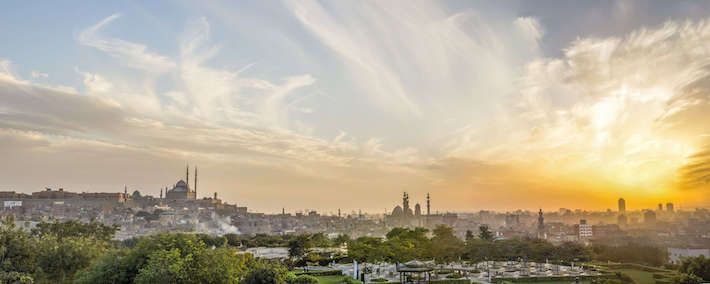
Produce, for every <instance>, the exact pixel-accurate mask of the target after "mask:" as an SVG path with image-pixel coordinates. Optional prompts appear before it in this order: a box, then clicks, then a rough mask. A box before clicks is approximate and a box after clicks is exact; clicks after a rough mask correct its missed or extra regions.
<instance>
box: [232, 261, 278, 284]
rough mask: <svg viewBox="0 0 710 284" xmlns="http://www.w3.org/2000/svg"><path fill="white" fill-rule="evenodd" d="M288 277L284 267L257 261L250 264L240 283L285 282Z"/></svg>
mask: <svg viewBox="0 0 710 284" xmlns="http://www.w3.org/2000/svg"><path fill="white" fill-rule="evenodd" d="M289 278H290V276H289V273H288V270H287V269H286V268H285V267H283V266H281V265H278V264H270V263H267V262H262V261H257V262H254V263H253V264H252V265H251V266H250V269H249V272H248V273H247V275H246V277H244V280H243V281H242V284H286V283H287V281H288V280H289Z"/></svg>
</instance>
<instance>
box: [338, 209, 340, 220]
mask: <svg viewBox="0 0 710 284" xmlns="http://www.w3.org/2000/svg"><path fill="white" fill-rule="evenodd" d="M338 218H340V208H338Z"/></svg>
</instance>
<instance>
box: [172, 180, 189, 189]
mask: <svg viewBox="0 0 710 284" xmlns="http://www.w3.org/2000/svg"><path fill="white" fill-rule="evenodd" d="M173 191H175V192H183V191H185V192H186V191H187V183H186V182H185V181H184V180H180V181H178V182H177V183H176V184H175V187H174V188H173Z"/></svg>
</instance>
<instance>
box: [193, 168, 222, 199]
mask: <svg viewBox="0 0 710 284" xmlns="http://www.w3.org/2000/svg"><path fill="white" fill-rule="evenodd" d="M194 191H195V199H197V166H195V189H194ZM214 199H217V193H216V192H215V197H214Z"/></svg>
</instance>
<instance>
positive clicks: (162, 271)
mask: <svg viewBox="0 0 710 284" xmlns="http://www.w3.org/2000/svg"><path fill="white" fill-rule="evenodd" d="M190 262H192V256H191V255H188V256H186V257H183V256H181V255H180V250H179V249H177V248H174V249H171V250H158V251H155V252H153V253H151V254H150V256H149V257H148V262H147V263H146V265H144V266H143V267H142V268H141V269H140V270H139V272H138V275H136V278H135V283H137V284H150V283H165V284H169V283H184V282H186V280H187V279H188V278H189V275H188V274H187V272H188V269H187V265H188V264H189V263H190Z"/></svg>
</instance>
